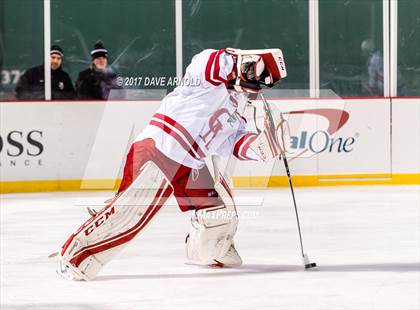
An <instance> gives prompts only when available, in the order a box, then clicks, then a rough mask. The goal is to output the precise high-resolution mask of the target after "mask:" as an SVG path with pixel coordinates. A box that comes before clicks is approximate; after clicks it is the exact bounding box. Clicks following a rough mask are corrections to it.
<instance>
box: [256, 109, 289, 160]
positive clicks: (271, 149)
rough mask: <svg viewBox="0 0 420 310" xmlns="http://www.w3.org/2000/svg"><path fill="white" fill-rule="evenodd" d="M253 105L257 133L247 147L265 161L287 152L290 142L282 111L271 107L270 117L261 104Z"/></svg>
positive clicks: (287, 126)
mask: <svg viewBox="0 0 420 310" xmlns="http://www.w3.org/2000/svg"><path fill="white" fill-rule="evenodd" d="M253 107H254V108H255V109H256V114H255V116H254V117H255V126H256V127H257V129H258V130H259V133H258V136H257V137H256V139H255V140H254V141H253V142H252V143H251V144H250V146H249V147H250V148H251V149H252V150H253V151H254V152H255V153H256V154H257V155H258V156H259V157H260V158H261V159H262V160H263V161H265V162H266V161H269V160H271V159H273V158H275V157H278V156H279V155H280V154H282V153H287V152H288V150H289V149H290V144H291V138H290V128H289V124H288V122H287V120H285V119H284V117H283V115H282V113H281V112H280V111H277V110H275V109H273V108H272V109H271V111H272V112H273V113H272V114H271V118H270V116H269V115H268V112H267V111H266V110H265V109H264V107H263V105H262V104H259V103H255V104H253ZM271 122H273V123H271Z"/></svg>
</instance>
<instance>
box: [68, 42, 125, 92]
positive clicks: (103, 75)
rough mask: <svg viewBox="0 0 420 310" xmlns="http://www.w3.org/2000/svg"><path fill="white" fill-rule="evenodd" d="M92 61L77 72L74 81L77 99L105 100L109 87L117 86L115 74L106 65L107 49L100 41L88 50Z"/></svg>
mask: <svg viewBox="0 0 420 310" xmlns="http://www.w3.org/2000/svg"><path fill="white" fill-rule="evenodd" d="M90 55H91V57H92V63H91V65H90V67H89V68H87V69H86V70H84V71H82V72H80V73H79V76H78V78H77V81H76V90H77V96H78V98H79V99H87V100H107V99H108V97H109V93H110V92H111V89H118V88H120V87H119V86H117V82H116V80H117V75H116V74H115V73H114V72H113V71H112V69H111V68H109V67H108V51H107V49H106V48H105V47H104V45H103V43H102V42H101V41H98V42H96V44H95V46H94V48H93V50H92V51H91V52H90Z"/></svg>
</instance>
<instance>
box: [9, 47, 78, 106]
mask: <svg viewBox="0 0 420 310" xmlns="http://www.w3.org/2000/svg"><path fill="white" fill-rule="evenodd" d="M50 56H51V98H52V99H53V100H57V99H59V100H60V99H62V100H71V99H75V97H76V92H75V90H74V87H73V83H72V82H71V79H70V76H69V75H68V74H67V72H65V71H64V70H63V69H62V67H61V65H62V63H63V57H64V53H63V50H62V49H61V48H60V47H59V46H58V45H53V46H51V51H50ZM44 84H45V82H44V65H43V64H42V65H39V66H36V67H33V68H30V69H28V70H26V72H25V73H24V74H23V75H22V76H21V77H20V78H19V81H18V83H17V86H16V98H17V99H21V100H28V99H31V100H44V99H45V96H44Z"/></svg>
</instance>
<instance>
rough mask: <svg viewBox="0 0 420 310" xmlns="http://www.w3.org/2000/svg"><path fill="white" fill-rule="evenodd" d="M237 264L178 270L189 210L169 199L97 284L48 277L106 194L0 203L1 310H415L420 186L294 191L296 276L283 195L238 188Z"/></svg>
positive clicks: (24, 197)
mask: <svg viewBox="0 0 420 310" xmlns="http://www.w3.org/2000/svg"><path fill="white" fill-rule="evenodd" d="M235 195H236V198H237V203H238V205H239V206H238V209H239V215H240V223H239V228H238V232H237V235H236V244H237V249H238V251H239V253H240V254H241V256H242V258H243V261H244V264H243V266H242V267H241V268H238V269H212V268H200V267H196V266H189V265H185V264H184V238H185V235H186V233H187V231H188V229H189V214H188V213H181V212H180V211H179V210H178V208H177V207H176V206H175V205H174V204H173V203H172V204H171V203H170V204H169V205H167V206H166V207H165V208H164V209H163V210H162V211H161V212H160V214H158V216H157V218H156V219H155V220H154V221H153V222H152V223H151V225H150V226H149V228H148V229H147V230H146V231H145V232H144V233H142V234H141V235H139V236H137V238H136V239H135V240H134V241H133V242H132V243H131V244H130V245H129V246H128V247H127V248H125V250H124V251H123V252H122V253H120V255H119V256H118V257H117V258H116V259H115V260H113V261H111V262H110V263H109V264H108V265H107V266H106V267H105V268H104V269H103V270H102V272H101V273H100V275H99V276H98V277H97V279H96V280H95V281H91V282H69V281H65V280H63V279H61V278H59V277H58V276H57V275H56V273H55V268H56V265H57V259H56V258H48V257H47V256H48V255H49V254H50V253H52V252H54V251H56V250H58V248H59V247H60V246H61V245H62V243H63V242H64V241H65V239H67V237H68V236H69V234H70V233H71V232H73V231H74V230H75V229H77V228H78V226H79V225H80V224H82V222H83V221H84V220H86V219H87V218H88V217H89V215H88V213H87V212H86V208H85V206H84V204H96V203H97V202H98V201H103V200H105V199H107V198H109V197H110V196H112V193H111V192H101V191H99V192H65V193H34V194H8V195H2V196H0V198H1V208H0V209H1V305H0V309H2V310H6V309H7V310H17V309H48V310H58V309H63V310H68V309H71V310H73V309H74V310H79V309H95V310H96V309H101V310H110V309H112V310H114V309H121V310H130V309H352V310H358V309H393V310H394V309H395V310H396V309H419V308H420V272H419V271H420V270H419V269H420V263H419V262H420V240H419V239H420V237H419V236H420V231H419V230H420V211H419V209H420V187H418V186H366V187H324V188H305V189H302V188H298V189H297V190H296V195H297V201H298V205H299V209H300V216H301V222H302V229H303V237H304V243H305V250H306V251H307V253H308V255H309V257H310V259H311V261H315V262H316V263H317V264H318V265H319V268H318V270H317V271H304V270H303V267H302V264H301V260H300V251H299V244H298V235H297V230H296V221H295V217H294V211H293V206H292V201H291V197H290V194H289V190H288V189H287V188H282V189H269V190H237V191H236V192H235Z"/></svg>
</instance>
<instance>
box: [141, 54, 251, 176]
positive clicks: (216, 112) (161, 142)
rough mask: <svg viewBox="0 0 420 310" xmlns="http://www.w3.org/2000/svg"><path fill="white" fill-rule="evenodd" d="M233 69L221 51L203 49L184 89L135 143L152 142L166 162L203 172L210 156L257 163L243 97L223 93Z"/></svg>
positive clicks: (164, 104)
mask: <svg viewBox="0 0 420 310" xmlns="http://www.w3.org/2000/svg"><path fill="white" fill-rule="evenodd" d="M233 65H234V63H233V59H232V56H231V55H229V54H227V53H226V52H225V51H224V50H211V49H207V50H204V51H202V52H201V53H199V54H197V55H195V56H194V57H193V59H192V62H191V64H190V65H189V66H188V67H187V70H186V73H185V76H184V79H183V85H180V86H178V87H176V88H175V89H174V91H173V92H171V93H170V94H168V95H167V96H166V97H165V98H164V99H163V100H162V104H161V106H160V108H159V109H158V111H157V112H156V113H155V114H154V115H153V117H152V119H151V120H150V122H149V124H148V125H147V126H146V128H145V129H144V130H143V131H142V132H141V133H140V135H139V136H138V137H137V138H136V141H140V140H143V139H146V138H152V139H153V140H154V141H155V143H156V147H157V148H158V149H159V150H160V151H161V152H162V153H163V154H165V155H166V156H167V157H169V158H170V159H172V160H174V161H176V162H178V163H180V164H182V165H185V166H187V167H190V168H195V169H200V168H202V167H203V166H204V164H205V163H204V158H205V157H207V156H209V155H220V156H225V157H226V156H230V155H232V154H233V155H234V156H236V157H237V158H238V159H241V160H258V156H257V155H256V154H255V152H254V151H253V150H251V149H250V148H249V145H250V144H251V143H252V141H254V140H255V137H256V133H252V132H247V131H246V130H245V125H246V119H245V118H244V117H243V116H242V114H243V112H244V110H245V107H246V105H247V100H246V96H245V95H244V94H243V93H238V92H236V91H232V90H228V89H227V88H226V87H227V76H228V75H229V74H230V73H231V72H232V68H233Z"/></svg>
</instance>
